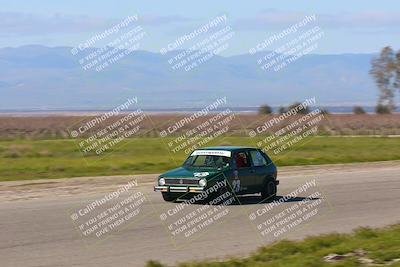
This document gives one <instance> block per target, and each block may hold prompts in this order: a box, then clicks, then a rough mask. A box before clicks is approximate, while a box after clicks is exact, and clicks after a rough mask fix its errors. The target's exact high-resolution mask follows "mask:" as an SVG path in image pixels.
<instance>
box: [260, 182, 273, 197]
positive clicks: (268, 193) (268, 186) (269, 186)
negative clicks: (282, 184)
mask: <svg viewBox="0 0 400 267" xmlns="http://www.w3.org/2000/svg"><path fill="white" fill-rule="evenodd" d="M276 191H277V187H276V183H275V181H273V180H267V181H266V183H265V185H264V186H263V190H262V191H261V197H262V199H263V200H268V201H271V200H273V199H274V198H275V196H276Z"/></svg>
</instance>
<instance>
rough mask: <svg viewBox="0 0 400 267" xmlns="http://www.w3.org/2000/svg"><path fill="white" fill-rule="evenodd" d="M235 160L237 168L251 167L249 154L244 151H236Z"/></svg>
mask: <svg viewBox="0 0 400 267" xmlns="http://www.w3.org/2000/svg"><path fill="white" fill-rule="evenodd" d="M235 160H236V166H237V168H238V169H240V168H247V167H251V164H250V159H249V156H248V154H247V153H245V152H239V153H236V155H235Z"/></svg>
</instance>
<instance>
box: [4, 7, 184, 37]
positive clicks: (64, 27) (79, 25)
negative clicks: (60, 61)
mask: <svg viewBox="0 0 400 267" xmlns="http://www.w3.org/2000/svg"><path fill="white" fill-rule="evenodd" d="M132 15H134V14H132ZM123 19H124V18H121V19H110V18H100V17H90V16H85V15H66V14H54V15H47V16H46V15H37V14H28V13H16V12H0V35H3V36H4V35H5V36H20V35H21V34H23V35H28V36H34V35H46V34H59V33H80V32H91V31H102V30H104V29H106V28H108V27H111V26H113V25H115V24H118V23H119V22H120V21H122V20H123ZM189 20H190V19H188V18H185V17H181V16H139V20H138V22H137V23H138V25H144V26H160V25H166V24H171V23H183V22H187V21H189Z"/></svg>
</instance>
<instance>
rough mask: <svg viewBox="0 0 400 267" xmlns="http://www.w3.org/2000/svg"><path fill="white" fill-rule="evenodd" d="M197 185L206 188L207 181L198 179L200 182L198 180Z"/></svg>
mask: <svg viewBox="0 0 400 267" xmlns="http://www.w3.org/2000/svg"><path fill="white" fill-rule="evenodd" d="M199 185H200V186H203V187H204V186H206V185H207V180H206V179H204V178H203V179H200V180H199Z"/></svg>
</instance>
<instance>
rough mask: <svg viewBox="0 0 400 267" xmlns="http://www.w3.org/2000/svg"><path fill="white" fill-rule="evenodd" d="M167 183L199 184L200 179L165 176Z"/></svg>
mask: <svg viewBox="0 0 400 267" xmlns="http://www.w3.org/2000/svg"><path fill="white" fill-rule="evenodd" d="M165 184H166V185H198V184H199V180H198V179H187V178H165Z"/></svg>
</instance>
